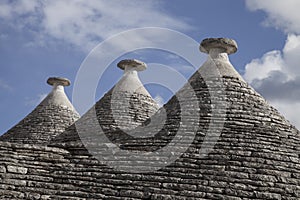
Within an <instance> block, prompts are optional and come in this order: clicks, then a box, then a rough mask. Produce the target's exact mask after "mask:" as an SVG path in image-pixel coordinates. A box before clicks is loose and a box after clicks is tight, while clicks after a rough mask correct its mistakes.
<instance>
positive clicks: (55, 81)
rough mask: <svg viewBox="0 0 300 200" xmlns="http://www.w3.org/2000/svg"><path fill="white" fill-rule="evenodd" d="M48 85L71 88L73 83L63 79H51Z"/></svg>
mask: <svg viewBox="0 0 300 200" xmlns="http://www.w3.org/2000/svg"><path fill="white" fill-rule="evenodd" d="M47 83H48V84H49V85H53V86H55V85H62V86H69V85H71V81H70V80H69V79H67V78H62V77H50V78H48V80H47Z"/></svg>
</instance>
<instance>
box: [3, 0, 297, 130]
mask: <svg viewBox="0 0 300 200" xmlns="http://www.w3.org/2000/svg"><path fill="white" fill-rule="evenodd" d="M299 7H300V3H299V1H297V0H285V1H282V0H264V1H260V0H249V1H243V0H201V1H199V0H190V1H183V0H173V1H167V0H165V1H163V0H161V1H150V0H148V1H138V0H131V1H120V0H118V1H115V0H110V1H101V0H100V1H99V0H91V1H85V0H77V1H71V0H52V1H38V0H36V1H35V0H29V1H28V0H27V1H26V0H19V1H14V0H3V1H1V2H0V58H1V59H0V101H1V102H0V134H1V133H4V132H5V131H7V130H8V129H9V128H11V127H12V126H13V125H14V124H16V123H17V122H19V121H20V120H21V119H23V118H24V117H25V116H26V115H27V114H28V113H29V112H31V111H32V110H33V109H34V107H35V106H36V105H37V104H38V103H39V102H40V101H41V99H42V98H43V97H45V95H46V94H48V93H49V92H50V90H51V88H50V86H48V85H47V84H46V80H47V78H48V77H50V76H62V77H67V78H69V79H70V80H71V81H72V82H74V80H75V77H76V74H77V72H78V70H79V68H80V66H81V64H82V62H83V61H84V59H85V58H86V57H87V55H88V54H89V52H90V51H91V50H92V49H93V48H94V47H95V46H96V45H97V44H99V43H101V42H102V41H104V40H106V39H107V38H110V37H112V36H114V35H116V34H118V33H120V32H122V31H126V30H130V29H134V28H143V27H162V28H169V29H172V30H176V31H179V32H181V33H184V34H186V35H187V36H189V37H191V38H192V39H194V40H195V41H197V42H198V43H200V42H201V40H203V39H205V38H207V37H229V38H233V39H235V40H236V41H237V43H238V46H239V50H238V52H237V53H236V54H233V55H231V56H230V59H231V62H232V64H233V65H234V66H235V67H236V69H237V70H238V71H239V72H240V73H241V74H242V75H243V76H244V78H245V79H246V80H247V81H248V82H249V83H250V84H251V85H252V86H253V87H254V88H255V89H256V90H257V91H259V92H260V93H261V94H262V95H263V96H264V97H265V98H266V99H267V100H268V101H269V102H270V103H271V104H272V105H274V106H275V107H276V108H278V109H279V110H280V112H281V113H283V114H284V115H285V116H286V118H288V119H289V120H290V121H292V122H293V124H295V125H296V126H297V127H298V128H299V127H300V118H299V117H298V116H297V113H299V112H300V101H299V100H300V90H299V86H300V78H299V77H300V76H299V74H300V73H299V72H300V68H299V67H298V66H297V65H298V63H300V58H299V56H298V55H299V53H300V16H299V14H298V10H297V8H299ZM119 45H120V46H122V45H125V46H126V45H129V44H128V41H122V42H121V44H119ZM201 56H202V57H203V55H201V53H200V52H199V59H200V58H201ZM123 58H137V59H140V60H143V61H145V62H146V63H152V62H153V63H161V64H163V65H168V66H170V67H172V68H174V70H176V71H178V72H179V73H181V74H182V75H183V76H184V77H185V78H189V76H190V75H191V74H192V73H193V72H194V69H193V68H190V67H189V63H187V62H186V61H185V60H184V59H182V58H180V57H178V56H176V55H173V54H172V53H170V52H164V51H159V50H149V49H144V50H137V51H134V52H128V53H127V54H125V55H123V56H121V57H116V58H115V61H114V62H113V63H112V64H111V65H110V66H109V68H108V69H107V70H106V71H105V74H104V75H105V76H104V77H103V78H102V79H101V81H100V82H99V85H98V87H97V91H96V94H95V100H98V99H99V98H100V97H101V96H102V95H103V93H105V92H106V91H108V90H109V89H110V88H111V87H112V86H113V85H114V84H115V83H116V82H117V81H118V79H119V78H120V77H121V75H122V71H121V70H119V69H118V68H117V67H116V63H117V62H118V61H119V60H121V59H123ZM141 79H142V77H141ZM142 81H143V79H142ZM174 84H175V82H174ZM178 87H180V84H179V85H178ZM147 88H148V89H149V90H150V92H151V94H152V96H153V97H156V98H157V99H160V100H161V101H162V99H163V101H167V100H168V98H169V97H170V96H171V95H172V91H170V89H168V88H164V87H158V86H157V85H152V86H151V85H150V86H147ZM72 89H73V86H70V87H68V88H66V93H67V95H68V96H69V97H70V99H72V98H71V97H72Z"/></svg>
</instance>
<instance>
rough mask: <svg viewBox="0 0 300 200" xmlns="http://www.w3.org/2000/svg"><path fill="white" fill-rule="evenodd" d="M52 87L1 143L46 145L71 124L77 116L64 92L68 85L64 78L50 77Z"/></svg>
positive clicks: (1, 138)
mask: <svg viewBox="0 0 300 200" xmlns="http://www.w3.org/2000/svg"><path fill="white" fill-rule="evenodd" d="M47 83H48V84H49V85H51V86H53V89H52V91H51V92H50V93H49V94H48V96H47V97H46V98H45V99H44V100H43V101H42V102H41V103H40V104H39V105H38V106H37V107H36V108H35V109H34V110H33V111H32V112H31V113H30V114H28V115H27V116H26V117H25V118H24V119H23V120H22V121H20V122H19V123H18V124H17V125H15V126H14V127H12V128H11V129H10V130H8V131H7V132H6V133H5V134H3V135H2V136H1V137H0V140H2V141H9V142H18V143H35V144H41V143H47V142H49V141H50V140H51V139H52V138H54V137H56V136H57V135H58V134H60V133H61V132H63V131H64V130H65V129H66V128H67V127H69V126H70V125H71V124H73V123H74V122H75V121H76V120H77V119H78V118H79V114H78V113H77V111H76V110H75V108H74V107H73V105H72V103H71V102H70V101H69V99H68V97H67V96H66V94H65V92H64V87H65V86H69V85H70V81H69V80H68V79H66V78H60V77H51V78H49V79H48V80H47Z"/></svg>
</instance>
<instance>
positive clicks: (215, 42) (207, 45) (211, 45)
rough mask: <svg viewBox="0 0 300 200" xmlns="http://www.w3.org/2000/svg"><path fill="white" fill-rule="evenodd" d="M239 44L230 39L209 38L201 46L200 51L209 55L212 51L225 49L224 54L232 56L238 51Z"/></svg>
mask: <svg viewBox="0 0 300 200" xmlns="http://www.w3.org/2000/svg"><path fill="white" fill-rule="evenodd" d="M237 48H238V46H237V43H236V42H235V41H234V40H233V39H229V38H207V39H204V40H203V41H202V42H201V44H200V48H199V49H200V51H201V52H204V53H207V54H208V53H209V51H210V50H211V49H223V50H224V53H227V54H232V53H235V52H236V51H237Z"/></svg>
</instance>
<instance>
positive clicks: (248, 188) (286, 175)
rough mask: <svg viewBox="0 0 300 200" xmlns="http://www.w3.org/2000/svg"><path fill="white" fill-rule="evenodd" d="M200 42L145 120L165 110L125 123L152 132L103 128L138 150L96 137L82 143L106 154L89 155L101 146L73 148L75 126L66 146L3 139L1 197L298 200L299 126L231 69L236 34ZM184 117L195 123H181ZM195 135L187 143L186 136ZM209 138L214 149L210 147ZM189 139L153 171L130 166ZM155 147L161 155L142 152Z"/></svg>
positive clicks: (145, 162) (0, 146)
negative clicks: (191, 63)
mask: <svg viewBox="0 0 300 200" xmlns="http://www.w3.org/2000/svg"><path fill="white" fill-rule="evenodd" d="M200 50H201V51H203V52H206V53H209V56H208V59H207V61H206V62H205V63H204V64H203V66H202V67H201V68H200V69H199V70H198V72H196V73H195V74H194V75H193V76H192V77H191V78H190V79H189V81H188V83H187V84H186V85H185V86H184V87H183V88H182V89H181V90H179V91H178V92H177V94H176V95H175V96H174V97H173V98H172V99H171V100H170V101H169V102H168V103H167V104H166V105H165V106H164V108H161V109H160V110H158V112H156V114H155V115H154V116H152V117H151V121H155V119H156V118H158V119H161V116H162V113H163V109H164V110H165V114H166V116H167V117H166V119H165V121H164V120H161V121H162V122H161V123H151V122H150V121H147V123H143V124H142V127H141V126H139V127H137V128H136V129H134V131H133V132H130V133H131V134H137V135H139V136H142V135H143V134H144V135H145V136H148V137H129V136H128V137H125V136H124V135H125V134H126V131H124V130H121V129H120V128H109V129H104V131H103V132H104V133H105V134H107V135H113V136H114V137H113V138H112V142H113V144H114V145H117V146H118V147H120V148H121V149H122V150H127V151H128V152H129V154H128V155H130V153H137V154H134V155H135V156H133V158H132V157H131V158H130V159H127V158H128V157H126V156H127V155H126V153H121V154H117V153H115V152H114V151H111V146H112V144H111V143H106V142H102V143H101V144H98V146H97V144H93V140H92V139H90V140H86V141H85V142H90V144H91V145H92V146H93V145H94V147H98V149H96V150H97V151H98V152H102V153H103V152H106V154H107V156H105V154H102V155H103V156H104V159H101V158H100V159H98V160H97V159H95V157H94V156H95V155H96V157H97V151H90V152H91V153H92V154H93V155H92V154H89V153H86V152H85V153H84V154H83V153H82V152H81V151H76V150H75V149H76V147H78V149H82V147H83V145H82V144H80V140H78V137H77V138H76V137H75V136H74V135H76V133H75V132H74V133H73V136H74V137H69V138H68V137H62V138H61V139H60V140H59V141H60V142H61V143H62V144H67V143H68V145H65V146H63V145H62V146H61V147H66V148H56V147H43V146H37V145H19V144H11V143H0V153H1V154H2V155H3V156H2V157H1V158H0V159H1V163H0V177H1V181H0V182H1V184H0V194H1V195H2V197H3V198H11V199H16V198H19V199H20V198H26V199H132V200H134V199H234V200H235V199H236V200H242V199H295V200H296V199H300V187H299V183H300V162H299V150H300V149H299V147H300V138H299V136H300V135H299V131H298V130H297V129H296V128H295V127H293V126H292V125H290V124H289V122H287V121H286V120H285V119H284V118H283V117H282V116H281V115H280V114H279V113H278V112H277V111H276V110H275V109H274V108H272V107H271V106H269V105H268V103H267V102H266V101H265V100H264V99H263V98H262V97H261V96H260V95H259V94H258V93H256V92H255V91H254V90H253V89H252V88H251V87H249V85H248V84H247V83H246V82H245V81H243V80H242V78H241V77H240V75H239V74H238V73H237V72H236V71H235V70H234V68H233V67H232V65H231V64H230V62H229V60H228V55H227V54H230V53H234V52H235V51H236V50H237V45H236V43H235V42H234V41H233V40H230V39H224V38H217V39H215V38H211V39H206V40H204V41H203V42H202V43H201V46H200ZM191 88H192V90H191ZM219 94H221V95H219ZM194 102H198V104H194ZM183 108H184V109H185V110H183ZM216 108H217V109H216ZM195 112H196V113H197V114H198V115H199V117H197V116H196V115H194V113H195ZM189 113H192V114H193V115H189ZM162 119H163V118H162ZM183 119H184V120H183ZM195 119H196V120H195ZM99 121H100V120H99ZM157 121H158V122H159V121H160V120H157ZM189 122H190V124H191V125H195V124H196V125H197V127H192V126H186V125H187V124H189ZM100 123H101V121H100ZM160 126H162V128H159V127H160ZM191 128H194V131H192V129H191ZM86 130H87V132H86V134H87V135H89V138H91V137H92V136H93V134H95V133H96V132H95V131H93V126H87V127H86ZM153 130H158V132H157V134H155V135H154V136H151V137H150V136H149V134H148V133H149V132H151V131H153ZM220 130H221V131H220ZM69 131H71V130H69ZM73 131H75V129H73ZM88 131H91V132H92V134H90V133H89V132H88ZM219 131H220V132H219ZM71 132H72V131H71ZM71 132H70V133H71ZM194 133H195V135H194ZM178 134H181V137H179V138H178V137H177V136H176V135H178ZM119 136H120V137H119ZM108 137H110V136H108ZM100 138H101V137H100ZM102 138H103V140H104V139H105V137H104V136H103V137H102ZM191 138H192V142H191V144H190V145H187V144H189V143H190V141H191V140H190V139H191ZM94 139H95V140H96V143H97V142H99V141H101V139H100V140H99V137H98V138H97V137H95V138H94ZM174 140H176V141H177V144H176V145H175V146H173V147H172V148H170V149H169V150H170V151H168V152H165V153H164V154H161V152H159V150H160V149H163V148H166V147H168V144H169V143H170V142H171V143H172V142H174ZM72 141H73V143H72ZM75 141H76V142H75ZM104 141H105V140H104ZM56 142H57V141H56ZM85 142H84V144H85V145H86V144H89V143H85ZM52 145H55V142H54V143H53V144H52ZM72 145H73V149H72V151H69V150H70V148H69V147H70V146H72ZM211 146H213V147H214V148H213V149H210V148H209V147H211ZM186 147H188V148H187V150H186V151H185V152H184V153H183V154H182V155H181V156H179V158H178V159H176V160H175V161H174V162H172V163H169V164H168V165H166V166H163V167H161V168H160V169H159V170H149V171H145V172H139V171H130V168H134V169H138V168H137V166H140V167H141V168H143V167H145V166H148V167H150V168H151V167H153V166H154V167H155V166H156V165H158V163H159V162H162V163H163V162H164V161H165V160H167V159H168V158H169V157H172V156H173V155H176V154H178V152H180V151H181V149H184V148H186ZM204 147H207V148H204ZM87 148H88V149H89V147H87ZM89 150H90V149H89ZM105 150H106V151H105ZM113 150H114V149H113ZM154 150H155V151H154ZM145 152H146V153H145ZM152 152H156V153H157V155H159V156H155V154H153V157H149V156H147V155H152V154H151V153H152ZM139 154H140V155H145V157H143V156H138V155H139ZM98 158H99V157H98ZM116 158H117V159H116ZM124 158H126V159H124ZM107 159H111V160H107ZM114 159H115V160H114ZM118 162H119V163H120V164H122V166H120V168H118V167H115V166H116V163H118ZM121 168H123V169H124V170H125V171H122V170H120V169H121ZM144 169H145V168H144Z"/></svg>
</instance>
